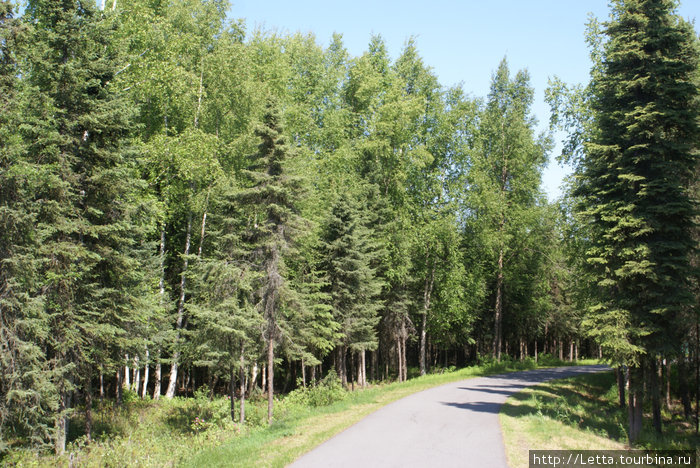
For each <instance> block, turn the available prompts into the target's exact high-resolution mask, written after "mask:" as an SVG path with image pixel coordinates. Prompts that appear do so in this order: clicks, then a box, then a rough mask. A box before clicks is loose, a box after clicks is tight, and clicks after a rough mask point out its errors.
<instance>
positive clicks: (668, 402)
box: [663, 359, 671, 410]
mask: <svg viewBox="0 0 700 468" xmlns="http://www.w3.org/2000/svg"><path fill="white" fill-rule="evenodd" d="M663 370H664V377H665V380H664V384H665V385H664V390H665V400H666V409H668V410H670V409H671V361H670V359H664V360H663Z"/></svg>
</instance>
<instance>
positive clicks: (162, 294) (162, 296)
mask: <svg viewBox="0 0 700 468" xmlns="http://www.w3.org/2000/svg"><path fill="white" fill-rule="evenodd" d="M166 123H167V121H166ZM159 263H160V264H159V267H160V279H159V280H158V286H159V292H160V296H159V297H160V308H161V311H163V312H165V223H163V226H162V227H161V229H160V249H159ZM160 353H161V350H160V348H158V351H157V352H156V356H155V357H156V377H155V382H154V383H153V399H154V400H159V399H160V391H161V390H160V386H161V381H162V379H163V374H162V372H163V371H162V368H161V363H160Z"/></svg>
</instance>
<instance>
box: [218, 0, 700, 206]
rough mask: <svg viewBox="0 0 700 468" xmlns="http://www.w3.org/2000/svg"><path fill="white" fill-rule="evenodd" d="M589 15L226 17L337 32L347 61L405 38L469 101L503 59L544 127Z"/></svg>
mask: <svg viewBox="0 0 700 468" xmlns="http://www.w3.org/2000/svg"><path fill="white" fill-rule="evenodd" d="M589 12H590V13H593V14H594V15H595V16H597V17H598V18H600V19H606V18H607V17H608V2H607V0H490V1H488V2H486V1H483V0H462V1H457V0H432V1H416V0H404V1H395V0H390V1H380V2H377V1H376V0H375V1H368V0H353V1H344V2H334V1H322V0H301V1H284V0H237V1H236V0H233V7H232V9H231V13H230V16H231V17H232V18H244V19H245V20H246V25H247V27H248V29H249V30H252V29H254V28H261V29H263V30H276V31H279V32H290V33H293V32H296V31H301V32H303V33H308V32H311V33H313V34H314V35H315V36H316V39H317V41H318V42H319V43H320V44H321V45H323V46H326V45H328V43H329V40H330V38H331V35H332V34H333V32H338V33H341V34H342V35H343V39H344V42H345V45H346V47H347V48H348V50H349V52H350V53H351V54H352V55H353V56H357V55H361V54H362V52H364V51H365V50H366V48H367V44H368V42H369V39H370V36H371V35H372V34H381V35H382V37H383V38H384V39H385V41H386V43H387V47H388V49H389V52H390V54H391V56H392V57H393V58H396V57H397V56H398V55H399V53H400V51H401V49H402V48H403V46H404V44H405V42H406V39H408V38H409V37H411V36H415V37H416V44H417V46H418V50H419V51H420V54H421V56H422V57H423V60H424V62H425V63H426V64H427V65H429V66H430V67H432V68H433V70H434V72H435V73H436V74H437V76H438V77H439V79H440V82H441V83H442V84H443V85H446V86H451V85H454V84H457V83H460V82H461V83H462V84H463V87H464V89H465V91H467V92H468V93H470V94H471V95H473V96H486V94H487V93H488V89H489V83H490V80H491V74H492V73H493V71H494V70H495V68H496V67H497V66H498V63H499V62H500V60H501V59H502V58H503V57H504V56H507V58H508V63H509V65H510V69H511V72H515V71H516V70H519V69H523V68H526V69H527V70H528V71H529V73H530V78H531V84H532V86H533V87H534V88H535V104H534V106H533V112H534V114H535V115H536V116H537V118H538V120H539V123H540V128H541V130H545V128H546V125H547V123H548V119H549V107H548V106H547V105H546V104H545V102H544V89H545V87H546V86H547V79H548V78H549V77H552V76H555V75H557V76H559V77H560V78H562V79H563V80H564V81H565V82H567V83H585V82H587V80H588V70H589V66H590V62H589V60H588V50H587V48H586V44H585V41H584V30H585V23H586V21H587V16H588V13H589ZM678 12H679V13H680V14H681V16H683V17H684V18H688V19H694V18H696V17H699V18H700V1H698V0H692V1H691V0H685V1H684V2H682V4H681V5H680V7H679V10H678ZM558 151H559V149H558V147H557V149H555V151H554V153H553V155H552V157H551V158H550V159H551V161H550V165H549V167H548V168H547V170H546V171H545V174H544V180H543V181H544V187H545V190H546V191H547V193H548V194H549V197H550V198H554V197H556V196H558V195H559V194H560V191H559V184H560V183H561V180H562V177H563V176H564V175H565V173H566V170H565V169H563V168H561V167H558V165H557V163H556V161H554V157H553V156H554V154H555V153H558Z"/></svg>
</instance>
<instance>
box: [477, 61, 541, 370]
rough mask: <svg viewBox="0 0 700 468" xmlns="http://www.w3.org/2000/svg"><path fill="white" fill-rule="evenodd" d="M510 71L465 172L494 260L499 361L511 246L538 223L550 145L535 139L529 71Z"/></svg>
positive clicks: (498, 83) (504, 67) (490, 103)
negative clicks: (537, 217)
mask: <svg viewBox="0 0 700 468" xmlns="http://www.w3.org/2000/svg"><path fill="white" fill-rule="evenodd" d="M509 75H510V73H509V70H508V64H507V62H506V61H505V59H504V60H503V61H502V62H501V63H500V65H499V67H498V69H497V71H496V72H495V74H494V76H493V79H492V82H491V90H490V92H489V96H488V100H487V103H486V106H485V108H484V110H483V113H482V115H481V123H480V126H479V133H478V136H477V139H476V149H475V151H474V158H473V160H472V165H473V167H472V168H471V170H470V171H469V173H468V176H467V180H468V183H469V187H468V190H469V192H468V193H469V194H468V197H469V205H468V206H469V208H470V209H471V210H472V220H471V221H472V222H474V223H476V224H477V226H478V227H477V229H478V230H479V231H480V232H481V236H483V237H482V239H483V242H484V247H485V248H486V251H487V252H488V253H489V256H490V257H491V258H492V262H493V263H492V264H491V265H488V266H487V267H486V268H487V269H489V270H491V271H492V272H493V275H494V276H495V285H494V294H493V303H494V305H493V309H492V310H493V334H492V337H493V339H492V344H491V354H492V356H493V357H494V358H495V359H497V360H499V361H500V359H501V353H502V351H503V323H504V316H503V314H504V297H505V292H504V288H506V287H507V282H508V281H509V279H508V278H506V272H507V271H508V270H509V268H508V267H509V265H507V262H508V258H510V257H511V252H510V250H511V248H512V247H513V246H515V245H517V244H519V243H521V242H523V240H524V239H526V238H527V237H528V231H531V230H532V229H533V227H534V226H535V225H536V223H534V221H535V219H536V217H535V216H534V213H535V212H536V203H537V202H538V201H541V200H540V199H541V196H540V192H539V186H540V178H541V172H542V169H543V168H544V165H545V163H546V161H547V151H548V145H549V144H548V141H547V140H546V138H544V137H540V138H539V139H536V138H535V135H534V125H535V124H534V120H533V117H532V116H531V115H530V106H531V105H532V99H533V90H532V88H531V87H530V85H529V77H528V75H527V72H525V71H520V72H518V73H517V74H516V75H515V77H513V78H512V79H511V77H510V76H509ZM527 248H528V247H526V250H525V251H527ZM513 281H516V279H515V278H513ZM513 286H514V283H513ZM522 299H523V298H521V299H520V301H522Z"/></svg>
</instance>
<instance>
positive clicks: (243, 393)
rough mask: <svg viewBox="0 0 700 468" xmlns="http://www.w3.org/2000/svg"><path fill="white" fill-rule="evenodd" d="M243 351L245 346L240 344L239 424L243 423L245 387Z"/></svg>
mask: <svg viewBox="0 0 700 468" xmlns="http://www.w3.org/2000/svg"><path fill="white" fill-rule="evenodd" d="M244 351H245V347H244V346H243V345H241V362H240V373H241V375H240V378H241V410H240V415H239V418H238V419H239V421H240V424H241V426H242V425H243V424H245V388H246V381H245V374H246V372H245V358H244Z"/></svg>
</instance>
